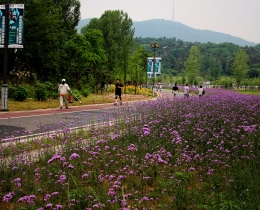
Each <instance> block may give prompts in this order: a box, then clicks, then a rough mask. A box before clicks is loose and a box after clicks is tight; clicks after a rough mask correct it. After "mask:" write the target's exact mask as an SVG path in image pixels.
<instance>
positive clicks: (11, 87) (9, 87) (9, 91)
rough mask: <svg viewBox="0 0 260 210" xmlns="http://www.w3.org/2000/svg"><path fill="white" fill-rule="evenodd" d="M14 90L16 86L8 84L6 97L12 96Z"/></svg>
mask: <svg viewBox="0 0 260 210" xmlns="http://www.w3.org/2000/svg"><path fill="white" fill-rule="evenodd" d="M15 91H16V87H15V86H13V85H12V84H10V83H9V84H8V98H14V92H15Z"/></svg>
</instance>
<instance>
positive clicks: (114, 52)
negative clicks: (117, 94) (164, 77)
mask: <svg viewBox="0 0 260 210" xmlns="http://www.w3.org/2000/svg"><path fill="white" fill-rule="evenodd" d="M132 25H133V21H132V20H131V19H130V18H129V17H128V14H127V13H124V12H123V11H122V10H121V11H120V10H114V11H111V10H108V11H105V12H104V13H103V14H102V16H101V17H100V18H99V19H97V18H94V19H91V21H90V22H89V24H88V25H86V26H84V27H83V28H82V29H81V32H82V33H85V32H86V31H87V30H89V29H91V28H92V29H98V30H100V31H102V34H103V38H104V49H106V54H107V59H108V62H107V69H108V70H109V71H110V74H111V75H112V76H114V77H115V76H116V75H124V80H125V81H124V82H126V73H127V68H128V59H129V56H130V52H131V48H132V46H133V43H134V42H133V41H134V39H133V36H134V29H132Z"/></svg>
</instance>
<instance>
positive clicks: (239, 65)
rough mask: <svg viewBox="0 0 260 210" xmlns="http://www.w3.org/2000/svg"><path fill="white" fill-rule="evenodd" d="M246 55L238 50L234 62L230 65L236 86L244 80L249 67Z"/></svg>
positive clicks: (241, 50)
mask: <svg viewBox="0 0 260 210" xmlns="http://www.w3.org/2000/svg"><path fill="white" fill-rule="evenodd" d="M247 62H248V55H247V54H246V52H245V51H244V50H243V49H240V50H238V52H237V53H236V57H235V60H234V62H233V63H232V70H233V75H234V77H235V79H236V83H237V86H239V85H240V84H241V82H242V81H243V80H244V79H245V78H246V75H247V72H248V69H249V66H248V64H247Z"/></svg>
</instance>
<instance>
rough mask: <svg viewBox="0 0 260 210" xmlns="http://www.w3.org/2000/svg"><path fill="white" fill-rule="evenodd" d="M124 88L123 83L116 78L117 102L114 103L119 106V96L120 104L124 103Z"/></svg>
mask: <svg viewBox="0 0 260 210" xmlns="http://www.w3.org/2000/svg"><path fill="white" fill-rule="evenodd" d="M122 88H123V85H122V84H121V83H120V80H119V79H117V80H116V85H115V103H114V105H115V106H117V98H119V99H120V105H122V97H121V95H122Z"/></svg>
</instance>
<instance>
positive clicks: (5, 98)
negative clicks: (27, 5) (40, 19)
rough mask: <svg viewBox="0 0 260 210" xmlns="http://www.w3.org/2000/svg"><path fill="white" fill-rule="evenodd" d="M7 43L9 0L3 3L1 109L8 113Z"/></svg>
mask: <svg viewBox="0 0 260 210" xmlns="http://www.w3.org/2000/svg"><path fill="white" fill-rule="evenodd" d="M8 41H9V0H6V3H5V39H4V70H3V84H2V94H1V96H2V97H1V98H2V109H1V111H8V106H7V105H8V84H7V69H8Z"/></svg>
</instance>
